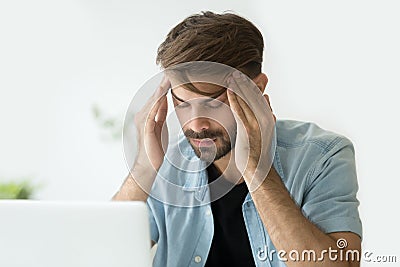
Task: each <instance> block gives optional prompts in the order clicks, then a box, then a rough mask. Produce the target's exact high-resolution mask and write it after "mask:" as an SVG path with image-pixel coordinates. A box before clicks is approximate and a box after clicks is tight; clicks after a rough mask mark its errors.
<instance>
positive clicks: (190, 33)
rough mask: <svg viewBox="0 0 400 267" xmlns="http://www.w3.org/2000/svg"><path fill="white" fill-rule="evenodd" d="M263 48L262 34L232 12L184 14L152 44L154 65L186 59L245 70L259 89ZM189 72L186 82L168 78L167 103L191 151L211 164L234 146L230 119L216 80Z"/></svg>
mask: <svg viewBox="0 0 400 267" xmlns="http://www.w3.org/2000/svg"><path fill="white" fill-rule="evenodd" d="M263 49H264V42H263V37H262V35H261V33H260V31H259V30H258V29H257V28H256V27H255V26H254V25H253V24H252V23H251V22H250V21H248V20H246V19H244V18H242V17H240V16H238V15H235V14H232V13H224V14H215V13H212V12H203V13H201V14H196V15H192V16H190V17H188V18H186V19H185V20H183V21H182V22H181V23H179V24H178V25H177V26H175V27H174V28H173V29H172V30H171V31H170V32H169V33H168V35H167V37H166V39H165V41H164V42H163V43H162V44H161V45H160V46H159V48H158V54H157V64H160V65H161V67H163V68H165V69H171V68H173V67H174V66H177V65H179V64H182V63H186V62H195V61H208V62H217V63H221V64H224V65H228V66H230V67H232V68H235V69H237V70H239V71H241V72H242V73H244V74H246V75H247V76H248V77H249V78H250V79H252V80H253V81H254V82H255V83H256V84H257V86H258V87H259V88H260V90H262V91H263V90H264V89H265V86H266V84H267V82H268V79H267V77H266V76H265V74H263V73H261V63H262V56H263ZM190 72H191V71H184V72H183V73H182V72H181V75H182V74H183V75H184V76H185V79H186V80H188V81H191V82H187V83H185V84H181V85H179V86H175V87H174V83H173V82H172V81H171V83H172V86H173V88H172V96H173V102H174V106H175V109H176V112H177V115H178V118H179V120H180V121H181V124H182V129H183V131H184V133H185V135H186V137H187V138H188V140H189V142H190V143H191V145H192V147H193V148H194V150H195V152H196V154H197V155H198V156H199V157H200V158H201V159H203V160H205V161H210V162H211V161H214V160H217V159H219V158H221V157H223V156H225V155H226V154H228V153H229V152H230V151H231V149H232V148H233V147H234V144H235V139H236V122H235V119H234V117H233V114H232V112H231V111H230V109H229V103H228V98H227V94H226V88H224V86H221V85H222V82H215V83H212V82H209V83H207V82H192V81H193V80H196V79H192V78H191V77H190V75H191V74H190ZM200 72H203V73H213V74H215V73H216V72H215V71H204V70H202V71H200ZM192 74H193V73H192ZM210 75H212V74H210ZM217 75H219V74H217ZM221 76H223V75H221ZM221 78H222V80H224V79H225V78H226V77H221ZM203 80H204V79H203ZM206 80H207V79H206ZM209 80H210V81H211V80H214V79H213V78H211V79H209Z"/></svg>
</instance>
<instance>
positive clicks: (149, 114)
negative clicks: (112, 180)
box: [132, 77, 171, 172]
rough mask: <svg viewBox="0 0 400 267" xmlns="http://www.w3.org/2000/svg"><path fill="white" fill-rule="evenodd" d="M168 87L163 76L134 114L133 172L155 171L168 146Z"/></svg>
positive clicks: (168, 83) (169, 84)
mask: <svg viewBox="0 0 400 267" xmlns="http://www.w3.org/2000/svg"><path fill="white" fill-rule="evenodd" d="M170 87H171V83H170V82H169V80H168V79H167V78H166V77H164V78H163V80H162V81H161V83H160V86H159V87H158V88H157V90H156V91H155V92H154V94H153V95H152V96H151V97H150V99H149V100H148V101H147V103H146V104H145V105H144V106H143V108H142V109H141V110H140V111H139V112H138V113H136V115H135V125H136V129H137V131H138V153H137V157H136V160H135V162H134V166H133V168H132V170H133V171H135V172H136V171H145V172H149V171H152V172H157V171H158V169H159V168H160V166H161V164H162V162H163V160H164V155H165V151H166V150H167V146H168V128H167V125H166V123H165V120H166V118H167V112H168V104H167V96H166V93H167V92H168V89H169V88H170Z"/></svg>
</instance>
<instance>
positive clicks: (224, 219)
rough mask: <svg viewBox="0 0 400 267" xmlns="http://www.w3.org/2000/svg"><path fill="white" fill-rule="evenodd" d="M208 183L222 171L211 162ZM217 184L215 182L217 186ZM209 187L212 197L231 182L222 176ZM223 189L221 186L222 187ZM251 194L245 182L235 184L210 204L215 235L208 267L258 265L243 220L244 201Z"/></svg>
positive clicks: (208, 258) (208, 169) (208, 170)
mask: <svg viewBox="0 0 400 267" xmlns="http://www.w3.org/2000/svg"><path fill="white" fill-rule="evenodd" d="M207 172H208V182H209V183H211V182H212V181H214V180H216V179H217V178H218V177H219V176H220V173H219V171H218V169H217V168H216V167H215V166H214V164H211V165H210V166H209V167H208V168H207ZM214 184H215V183H213V185H214ZM213 185H211V186H210V190H211V198H212V199H214V198H213V196H215V195H216V194H218V192H219V190H224V188H226V187H227V186H229V187H232V184H231V183H229V182H228V181H227V180H225V179H224V178H222V177H221V179H218V184H217V185H216V186H214V187H213ZM221 188H222V189H221ZM247 193H248V189H247V186H246V183H245V182H242V183H240V184H238V185H235V186H234V187H233V188H232V189H231V190H230V191H229V192H228V193H227V194H226V195H224V196H223V197H222V198H219V199H218V200H216V201H213V202H212V203H211V209H212V213H213V218H214V237H213V241H212V244H211V248H210V252H209V254H208V257H207V262H206V265H205V266H206V267H213V266H218V267H221V266H229V267H235V266H240V267H248V266H255V264H254V259H253V255H252V253H251V248H250V241H249V237H248V235H247V231H246V226H245V223H244V219H243V212H242V204H243V201H244V199H245V197H246V195H247Z"/></svg>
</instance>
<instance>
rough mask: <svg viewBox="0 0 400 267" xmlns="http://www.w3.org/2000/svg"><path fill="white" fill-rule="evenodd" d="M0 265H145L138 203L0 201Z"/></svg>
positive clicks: (144, 219) (146, 238) (142, 208)
mask: <svg viewBox="0 0 400 267" xmlns="http://www.w3.org/2000/svg"><path fill="white" fill-rule="evenodd" d="M0 266H1V267H17V266H18V267H100V266H104V267H105V266H107V267H111V266H118V267H128V266H129V267H134V266H138V267H142V266H143V267H149V266H151V259H150V232H149V223H148V215H147V207H146V205H145V203H143V202H111V201H109V202H47V201H32V200H1V201H0Z"/></svg>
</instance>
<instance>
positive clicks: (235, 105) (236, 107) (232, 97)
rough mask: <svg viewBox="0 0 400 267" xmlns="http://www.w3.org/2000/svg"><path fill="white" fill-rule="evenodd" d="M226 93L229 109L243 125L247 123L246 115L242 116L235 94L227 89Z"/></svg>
mask: <svg viewBox="0 0 400 267" xmlns="http://www.w3.org/2000/svg"><path fill="white" fill-rule="evenodd" d="M226 91H227V95H228V101H229V106H230V107H231V109H232V110H233V111H234V112H235V113H236V114H237V116H238V117H239V119H241V120H242V121H243V123H244V122H247V118H246V115H245V114H244V112H243V109H242V107H241V106H240V105H239V102H238V99H237V96H236V95H235V93H234V92H233V91H232V90H231V89H229V88H228V89H227V90H226Z"/></svg>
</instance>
